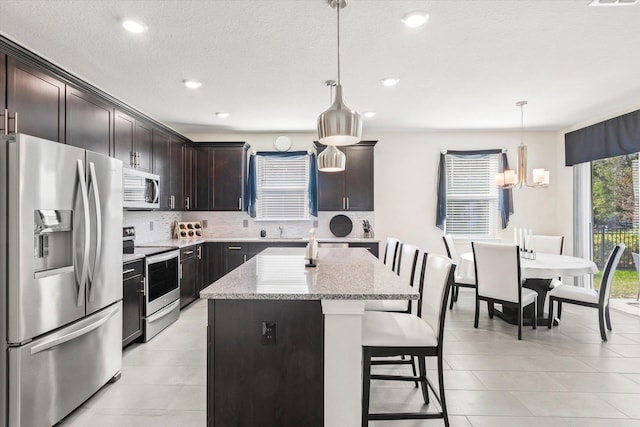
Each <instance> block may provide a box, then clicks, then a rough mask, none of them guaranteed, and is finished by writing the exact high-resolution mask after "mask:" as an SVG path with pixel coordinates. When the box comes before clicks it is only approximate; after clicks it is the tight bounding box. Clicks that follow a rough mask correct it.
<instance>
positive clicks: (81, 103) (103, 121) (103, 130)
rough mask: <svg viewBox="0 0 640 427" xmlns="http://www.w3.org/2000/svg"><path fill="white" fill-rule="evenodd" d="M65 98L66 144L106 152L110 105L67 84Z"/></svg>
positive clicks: (110, 140) (109, 146)
mask: <svg viewBox="0 0 640 427" xmlns="http://www.w3.org/2000/svg"><path fill="white" fill-rule="evenodd" d="M66 99H67V123H66V135H67V137H66V142H67V144H68V145H73V146H75V147H80V148H84V149H86V150H90V151H94V152H96V153H100V154H104V155H107V156H108V155H109V154H110V152H111V151H112V149H111V142H112V135H113V111H114V109H113V106H112V105H111V104H109V103H107V102H106V101H103V100H101V99H98V98H97V97H95V96H93V95H89V94H88V93H85V92H83V91H81V90H78V89H75V88H72V87H70V86H67V97H66Z"/></svg>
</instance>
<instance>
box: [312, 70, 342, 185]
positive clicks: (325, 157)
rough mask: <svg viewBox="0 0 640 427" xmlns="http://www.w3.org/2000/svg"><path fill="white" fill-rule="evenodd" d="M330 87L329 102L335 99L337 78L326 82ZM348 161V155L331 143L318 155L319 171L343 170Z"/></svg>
mask: <svg viewBox="0 0 640 427" xmlns="http://www.w3.org/2000/svg"><path fill="white" fill-rule="evenodd" d="M324 84H326V85H327V86H328V87H329V103H331V100H332V99H333V91H332V89H333V88H334V87H335V86H336V82H335V80H327V81H326V82H324ZM346 163H347V156H346V155H345V154H344V153H343V152H342V151H340V150H339V149H337V148H336V146H335V145H329V146H327V148H325V149H324V150H323V151H322V153H320V154H319V155H318V171H319V172H342V171H343V170H344V168H345V165H346Z"/></svg>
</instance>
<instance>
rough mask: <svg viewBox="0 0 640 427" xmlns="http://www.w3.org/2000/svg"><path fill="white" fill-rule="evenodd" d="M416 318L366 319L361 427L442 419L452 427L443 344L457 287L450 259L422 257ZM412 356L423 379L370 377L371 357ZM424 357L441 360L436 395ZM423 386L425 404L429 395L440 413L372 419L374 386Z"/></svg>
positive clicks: (371, 315) (371, 314)
mask: <svg viewBox="0 0 640 427" xmlns="http://www.w3.org/2000/svg"><path fill="white" fill-rule="evenodd" d="M421 258H422V259H421V261H420V263H421V264H422V268H421V269H419V270H421V273H420V279H419V289H420V291H419V293H420V299H419V300H418V301H419V304H418V310H417V314H412V313H391V312H382V311H365V313H364V316H363V318H362V424H361V425H362V427H367V426H368V425H369V420H395V419H403V420H405V419H432V418H442V419H444V425H445V426H447V427H448V426H449V418H448V415H447V405H446V401H445V390H444V384H445V381H444V376H443V375H444V369H443V342H444V340H443V338H444V324H445V315H446V312H447V300H448V297H449V292H450V289H451V286H452V285H453V270H454V265H453V263H452V261H451V260H450V259H449V258H446V257H443V256H441V255H435V254H426V253H423V255H422V257H421ZM400 355H411V356H412V357H417V358H418V365H419V371H420V372H419V375H415V374H414V376H413V377H407V376H399V375H376V374H371V365H372V360H371V359H372V357H391V356H400ZM426 357H436V358H437V368H438V390H437V391H436V387H434V385H433V384H432V383H431V381H430V380H429V378H428V377H427V370H426ZM372 379H375V380H392V381H419V382H420V385H421V387H422V397H423V400H424V403H425V404H427V405H430V398H429V390H431V393H433V396H434V397H435V399H436V401H437V402H438V404H439V406H440V408H439V409H440V411H437V410H436V411H429V412H409V413H406V412H400V413H399V412H394V413H388V412H385V413H369V402H370V392H371V380H372Z"/></svg>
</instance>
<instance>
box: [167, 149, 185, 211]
mask: <svg viewBox="0 0 640 427" xmlns="http://www.w3.org/2000/svg"><path fill="white" fill-rule="evenodd" d="M184 147H185V143H184V142H183V141H181V140H179V139H176V138H174V137H171V140H170V151H171V153H170V154H171V160H170V165H169V191H170V195H171V196H172V197H173V201H174V202H173V207H172V210H176V211H183V210H185V199H184V181H183V179H184Z"/></svg>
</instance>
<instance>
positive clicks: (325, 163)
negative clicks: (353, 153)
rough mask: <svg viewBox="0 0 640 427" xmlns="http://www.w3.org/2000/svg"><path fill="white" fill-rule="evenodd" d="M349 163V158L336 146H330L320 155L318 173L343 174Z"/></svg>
mask: <svg viewBox="0 0 640 427" xmlns="http://www.w3.org/2000/svg"><path fill="white" fill-rule="evenodd" d="M346 161H347V156H345V154H344V153H343V152H342V151H340V150H338V149H337V148H336V146H335V145H329V146H327V148H325V149H324V151H322V153H320V154H319V155H318V171H320V172H342V171H343V170H344V167H345V164H346Z"/></svg>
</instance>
